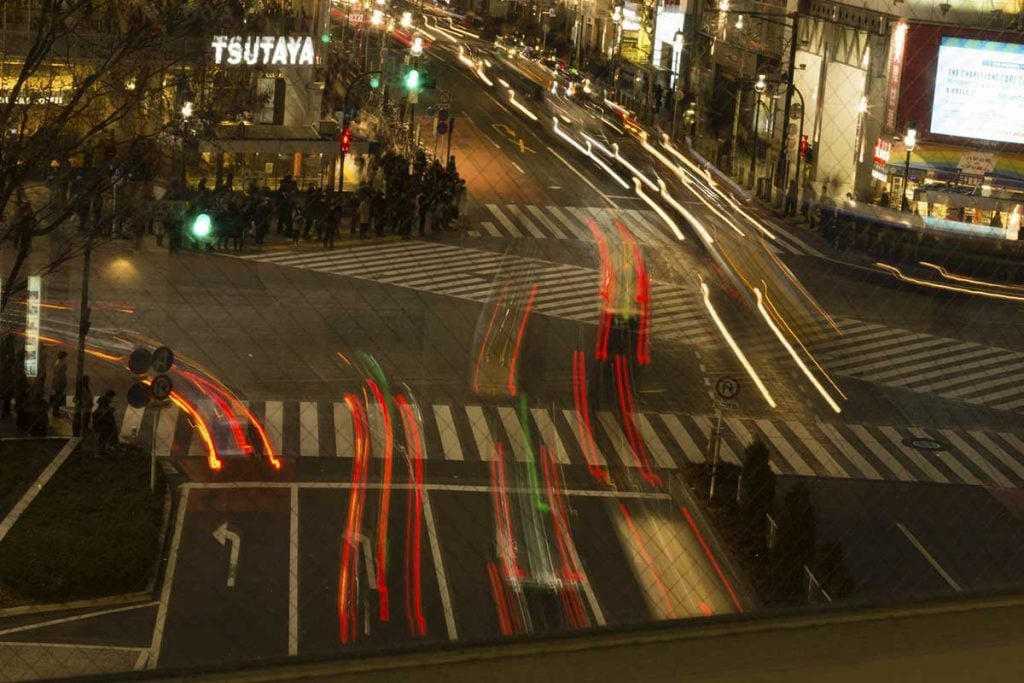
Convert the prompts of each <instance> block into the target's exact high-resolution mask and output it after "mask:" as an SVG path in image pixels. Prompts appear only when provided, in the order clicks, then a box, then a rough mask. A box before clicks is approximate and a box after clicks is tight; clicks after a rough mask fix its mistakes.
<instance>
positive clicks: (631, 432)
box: [615, 355, 661, 486]
mask: <svg viewBox="0 0 1024 683" xmlns="http://www.w3.org/2000/svg"><path fill="white" fill-rule="evenodd" d="M615 386H616V388H617V389H618V393H619V414H620V415H621V416H622V425H623V427H624V428H625V430H626V437H627V438H628V439H629V445H630V447H631V448H632V449H633V456H634V457H635V458H636V460H637V463H638V464H639V465H640V473H641V475H642V476H643V477H644V479H646V480H647V482H648V483H649V484H651V485H653V486H657V485H660V484H661V477H659V476H658V475H657V473H655V472H654V471H653V470H652V469H651V465H650V462H649V461H648V460H647V449H646V448H645V447H644V440H643V437H641V436H640V432H639V431H637V428H636V424H635V423H634V422H633V392H632V380H631V379H630V376H629V365H628V363H627V362H626V357H625V356H622V355H617V356H615Z"/></svg>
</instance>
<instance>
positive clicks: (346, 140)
mask: <svg viewBox="0 0 1024 683" xmlns="http://www.w3.org/2000/svg"><path fill="white" fill-rule="evenodd" d="M340 142H341V153H342V154H346V153H348V151H349V150H350V149H351V148H352V130H351V129H350V128H345V130H343V131H341V140H340Z"/></svg>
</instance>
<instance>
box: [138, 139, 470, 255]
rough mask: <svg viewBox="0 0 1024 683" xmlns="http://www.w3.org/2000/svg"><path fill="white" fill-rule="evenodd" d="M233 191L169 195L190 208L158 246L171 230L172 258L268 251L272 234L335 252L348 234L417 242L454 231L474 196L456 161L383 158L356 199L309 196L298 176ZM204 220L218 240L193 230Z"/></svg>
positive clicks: (313, 189) (351, 195)
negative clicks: (253, 248) (190, 252)
mask: <svg viewBox="0 0 1024 683" xmlns="http://www.w3.org/2000/svg"><path fill="white" fill-rule="evenodd" d="M232 185H233V178H232V177H231V176H230V175H229V176H227V177H226V181H225V182H224V183H222V184H220V185H219V186H217V187H215V188H213V189H210V188H208V187H207V183H206V179H205V178H203V179H200V181H199V183H198V184H197V186H196V187H195V189H194V190H189V189H188V188H185V187H183V186H182V185H181V184H180V183H179V184H177V185H174V186H172V187H171V188H169V189H168V191H167V194H166V195H165V197H164V199H165V200H170V201H177V202H182V203H186V204H187V209H186V210H184V211H182V212H177V213H174V212H172V213H171V214H169V215H168V216H167V217H166V218H165V219H164V220H163V221H162V226H161V228H162V230H160V232H158V233H157V242H158V244H162V243H163V230H165V231H166V233H167V236H168V238H169V247H170V249H171V251H177V250H178V249H180V248H182V247H183V246H185V245H186V244H190V246H193V247H195V248H205V249H209V250H214V249H216V250H234V251H241V250H242V249H243V248H244V247H245V245H246V244H247V243H255V244H256V245H263V244H265V243H266V240H267V239H268V237H269V236H270V235H272V234H276V235H277V236H278V237H282V238H285V239H288V240H290V241H291V243H292V244H294V245H297V244H300V243H308V242H312V241H316V242H319V243H320V244H322V245H323V246H324V247H326V248H333V247H334V246H335V240H336V239H337V238H338V236H339V234H341V233H343V232H344V229H345V227H347V228H348V234H349V235H350V236H356V235H358V236H359V237H360V238H364V239H365V238H367V237H369V235H370V233H371V231H372V233H373V234H374V235H376V236H378V237H382V236H384V235H385V234H394V235H399V236H401V237H402V238H403V239H411V237H412V235H413V233H414V232H415V233H417V234H419V235H421V236H422V235H425V234H426V233H427V231H428V230H429V231H431V232H436V231H440V230H448V229H450V228H451V227H452V224H453V223H454V222H456V221H457V220H458V218H459V216H460V214H462V213H463V211H464V209H463V205H464V202H465V194H466V183H465V181H464V180H463V179H462V178H460V177H459V174H458V171H457V169H456V165H455V157H450V158H449V159H448V164H447V165H446V166H442V165H441V164H440V163H439V162H438V161H437V160H434V161H433V162H432V163H430V164H428V163H427V159H426V156H425V154H423V152H422V151H420V152H419V153H417V154H416V155H415V156H414V158H413V159H411V160H410V159H409V158H408V157H406V156H403V155H401V154H396V153H393V152H387V153H384V154H382V155H380V156H379V157H377V158H376V159H374V161H373V162H371V166H370V168H369V169H368V170H367V173H366V181H365V182H363V183H361V184H360V185H359V187H357V188H356V189H355V190H354V191H351V192H350V191H347V190H346V192H344V193H338V192H328V191H324V190H323V189H321V188H319V187H317V186H316V185H312V184H310V185H308V186H307V187H306V188H305V189H301V188H300V187H299V184H298V183H297V182H296V181H295V179H294V178H293V177H292V176H291V175H288V176H285V177H284V178H283V179H282V180H281V182H280V183H279V185H278V187H277V189H276V190H272V189H271V188H270V187H269V186H267V185H264V186H263V187H259V186H257V185H256V184H255V183H251V184H250V185H249V186H248V188H247V189H246V190H245V191H244V192H237V191H233V190H232V189H231V187H232ZM200 214H206V215H208V216H209V217H210V234H208V235H205V236H197V235H196V234H195V232H194V231H191V230H190V228H191V226H192V223H193V222H194V221H195V219H196V217H197V216H199V215H200ZM137 232H138V234H142V232H144V230H140V231H137ZM186 239H188V240H190V242H186Z"/></svg>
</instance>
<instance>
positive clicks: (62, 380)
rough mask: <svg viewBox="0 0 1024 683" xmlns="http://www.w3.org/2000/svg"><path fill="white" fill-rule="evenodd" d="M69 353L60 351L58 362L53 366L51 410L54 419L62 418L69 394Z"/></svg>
mask: <svg viewBox="0 0 1024 683" xmlns="http://www.w3.org/2000/svg"><path fill="white" fill-rule="evenodd" d="M67 357H68V352H67V351H58V352H57V362H55V363H54V364H53V380H52V383H51V384H50V409H51V410H52V411H53V416H54V417H60V416H61V411H62V410H64V405H65V402H66V401H67V393H68V363H67Z"/></svg>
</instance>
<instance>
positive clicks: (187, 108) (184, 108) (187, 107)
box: [181, 102, 192, 120]
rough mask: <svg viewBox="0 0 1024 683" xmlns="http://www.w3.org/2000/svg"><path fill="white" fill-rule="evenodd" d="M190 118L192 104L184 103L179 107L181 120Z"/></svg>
mask: <svg viewBox="0 0 1024 683" xmlns="http://www.w3.org/2000/svg"><path fill="white" fill-rule="evenodd" d="M191 116H192V103H191V102H186V103H185V104H183V105H181V118H183V119H186V120H187V119H189V118H190V117H191Z"/></svg>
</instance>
